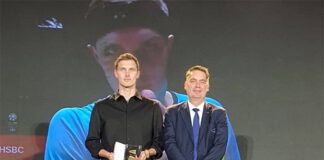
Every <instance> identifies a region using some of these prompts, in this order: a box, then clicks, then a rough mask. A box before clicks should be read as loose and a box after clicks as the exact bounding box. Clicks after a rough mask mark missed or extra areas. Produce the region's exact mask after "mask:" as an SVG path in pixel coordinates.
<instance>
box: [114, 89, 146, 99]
mask: <svg viewBox="0 0 324 160" xmlns="http://www.w3.org/2000/svg"><path fill="white" fill-rule="evenodd" d="M120 96H122V95H121V94H120V93H119V90H117V91H116V92H115V93H114V94H113V95H112V96H111V97H112V98H113V99H114V100H117V99H118V98H119V97H120ZM134 96H135V97H137V98H138V99H140V100H142V99H143V96H142V94H141V93H140V92H138V91H136V92H135V95H134Z"/></svg>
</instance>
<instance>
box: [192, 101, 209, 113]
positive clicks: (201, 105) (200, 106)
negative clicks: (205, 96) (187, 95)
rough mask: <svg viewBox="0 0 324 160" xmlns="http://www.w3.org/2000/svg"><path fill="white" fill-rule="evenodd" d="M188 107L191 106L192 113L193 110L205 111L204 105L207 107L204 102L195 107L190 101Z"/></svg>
mask: <svg viewBox="0 0 324 160" xmlns="http://www.w3.org/2000/svg"><path fill="white" fill-rule="evenodd" d="M188 105H189V109H190V111H191V110H192V109H193V108H198V109H199V111H203V109H204V105H205V102H202V103H200V104H199V105H198V106H195V105H193V104H192V103H190V101H188Z"/></svg>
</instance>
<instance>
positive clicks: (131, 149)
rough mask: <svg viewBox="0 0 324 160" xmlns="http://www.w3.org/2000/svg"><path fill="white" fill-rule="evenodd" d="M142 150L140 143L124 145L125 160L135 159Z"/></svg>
mask: <svg viewBox="0 0 324 160" xmlns="http://www.w3.org/2000/svg"><path fill="white" fill-rule="evenodd" d="M141 152H142V145H132V144H127V145H126V152H125V160H135V157H136V156H137V157H138V156H139V155H140V153H141Z"/></svg>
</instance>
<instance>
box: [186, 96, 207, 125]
mask: <svg viewBox="0 0 324 160" xmlns="http://www.w3.org/2000/svg"><path fill="white" fill-rule="evenodd" d="M188 105H189V110H190V118H191V125H193V119H194V117H195V111H193V110H192V109H194V108H198V109H199V111H198V116H199V126H200V124H201V118H202V113H203V109H204V105H205V102H203V103H201V104H199V105H198V106H195V105H193V104H191V103H190V102H189V101H188Z"/></svg>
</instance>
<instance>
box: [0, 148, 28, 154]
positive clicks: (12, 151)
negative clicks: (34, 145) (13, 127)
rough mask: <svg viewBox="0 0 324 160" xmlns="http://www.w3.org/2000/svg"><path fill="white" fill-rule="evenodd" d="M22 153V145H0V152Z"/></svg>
mask: <svg viewBox="0 0 324 160" xmlns="http://www.w3.org/2000/svg"><path fill="white" fill-rule="evenodd" d="M3 153H6V154H10V153H11V154H22V153H24V147H22V146H0V154H3Z"/></svg>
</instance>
